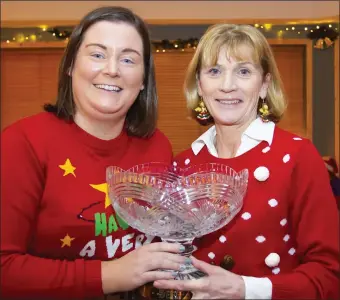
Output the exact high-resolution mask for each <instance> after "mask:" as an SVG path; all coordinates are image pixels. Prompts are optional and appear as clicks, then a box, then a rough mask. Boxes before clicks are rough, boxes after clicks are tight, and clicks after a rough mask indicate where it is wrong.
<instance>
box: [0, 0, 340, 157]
mask: <svg viewBox="0 0 340 300" xmlns="http://www.w3.org/2000/svg"><path fill="white" fill-rule="evenodd" d="M104 5H120V6H125V7H128V8H130V9H132V10H133V11H134V12H135V13H137V14H139V15H140V16H141V17H142V18H144V19H145V20H146V22H147V23H148V24H149V29H150V33H151V38H152V41H153V45H154V57H155V64H156V77H157V78H156V79H157V89H158V93H159V118H158V127H159V128H160V129H161V130H162V131H163V132H164V133H165V134H166V135H167V136H168V137H169V139H170V141H171V143H172V146H173V148H174V152H175V154H176V153H178V152H180V151H182V150H184V149H185V148H188V147H189V146H190V143H191V142H192V141H193V140H194V139H196V138H197V137H198V136H199V135H200V134H201V133H202V132H204V131H205V130H206V129H207V128H206V127H203V126H200V125H198V124H197V122H195V120H193V119H191V117H190V113H189V112H188V110H187V109H186V103H185V99H184V96H183V82H184V74H185V72H186V68H187V66H188V63H189V61H190V59H191V57H192V55H193V53H194V51H195V48H196V45H197V42H198V40H199V38H200V37H201V36H202V34H203V33H204V31H205V30H206V29H207V28H208V27H209V26H210V25H211V24H215V23H221V22H226V23H242V24H250V25H252V26H255V27H257V28H258V29H259V30H261V31H262V32H263V33H264V34H265V36H266V37H267V38H268V41H269V43H270V44H271V45H272V47H273V51H274V54H275V58H276V60H277V63H278V67H279V70H280V72H281V75H282V79H283V82H284V86H285V90H286V93H287V96H288V102H289V106H288V111H287V113H286V115H285V116H284V118H283V120H282V121H281V122H280V123H279V126H280V127H282V128H285V129H287V130H290V131H292V132H294V133H296V134H299V135H301V136H304V137H307V138H309V139H311V140H312V141H313V143H314V144H315V145H316V147H317V148H318V150H319V151H320V154H321V155H324V156H332V157H335V158H336V160H337V162H339V157H340V150H339V135H340V133H339V132H340V124H339V114H340V108H339V39H338V35H339V2H338V1H44V2H43V1H2V2H1V128H2V129H4V128H5V127H6V126H8V125H9V124H11V123H13V122H15V121H16V120H18V119H20V118H23V117H26V116H29V115H32V114H35V113H38V112H40V111H42V105H43V104H44V103H46V102H51V101H54V99H55V97H56V92H57V74H58V65H59V62H60V59H61V56H62V54H63V51H64V48H65V46H66V44H67V41H68V37H69V35H70V33H71V31H72V29H73V26H74V25H75V24H77V22H78V21H79V20H80V19H81V18H82V17H83V16H84V15H85V14H86V13H87V12H89V11H90V10H92V9H94V8H96V7H99V6H104Z"/></svg>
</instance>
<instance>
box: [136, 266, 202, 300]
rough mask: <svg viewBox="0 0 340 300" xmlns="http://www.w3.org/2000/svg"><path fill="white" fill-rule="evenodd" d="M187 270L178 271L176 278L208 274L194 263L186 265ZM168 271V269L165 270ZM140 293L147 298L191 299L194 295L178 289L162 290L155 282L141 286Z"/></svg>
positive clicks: (153, 299)
mask: <svg viewBox="0 0 340 300" xmlns="http://www.w3.org/2000/svg"><path fill="white" fill-rule="evenodd" d="M185 267H186V268H185V270H182V271H178V272H177V275H176V277H174V279H175V280H195V279H198V278H201V277H204V276H206V274H205V273H203V272H202V271H200V270H197V269H196V268H195V267H194V266H193V265H186V266H185ZM165 272H167V271H165ZM139 294H140V295H141V298H142V299H145V300H156V299H164V300H190V299H191V297H192V293H191V292H187V291H176V290H162V289H157V288H155V287H154V286H153V283H148V284H145V285H143V286H142V287H140V288H139Z"/></svg>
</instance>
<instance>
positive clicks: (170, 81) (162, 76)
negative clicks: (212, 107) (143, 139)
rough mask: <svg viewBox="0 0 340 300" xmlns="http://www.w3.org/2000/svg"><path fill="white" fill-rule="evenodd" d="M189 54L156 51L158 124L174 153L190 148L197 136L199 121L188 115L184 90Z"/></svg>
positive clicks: (190, 54) (190, 53) (190, 55)
mask: <svg viewBox="0 0 340 300" xmlns="http://www.w3.org/2000/svg"><path fill="white" fill-rule="evenodd" d="M192 54H193V53H192V52H188V53H167V54H165V53H159V54H158V53H157V54H155V65H156V81H157V89H158V95H159V118H158V127H159V129H160V130H162V131H163V132H164V133H165V134H166V135H167V136H168V137H169V139H170V141H171V144H172V146H173V150H174V153H178V152H179V151H182V150H184V149H186V148H188V147H190V145H191V143H192V142H193V141H194V140H195V139H196V138H197V137H198V136H199V135H200V128H199V127H200V126H199V124H198V123H197V122H196V121H195V120H193V119H191V118H189V113H188V110H187V108H186V102H185V98H184V93H183V82H184V77H185V72H186V68H187V67H188V63H189V61H190V59H191V57H192Z"/></svg>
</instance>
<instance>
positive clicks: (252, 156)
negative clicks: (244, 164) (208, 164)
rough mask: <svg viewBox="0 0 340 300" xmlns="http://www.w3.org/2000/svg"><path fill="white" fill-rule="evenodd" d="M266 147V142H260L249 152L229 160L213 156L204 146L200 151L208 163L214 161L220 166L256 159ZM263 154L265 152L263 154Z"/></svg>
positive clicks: (267, 145)
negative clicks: (207, 159)
mask: <svg viewBox="0 0 340 300" xmlns="http://www.w3.org/2000/svg"><path fill="white" fill-rule="evenodd" d="M266 147H269V144H268V142H266V141H261V142H260V143H259V144H258V145H256V146H255V147H254V148H252V149H250V150H249V151H247V152H245V153H243V154H241V155H239V156H236V157H230V158H221V157H216V156H213V155H212V154H211V153H210V152H209V151H208V148H207V146H206V145H205V146H204V148H203V149H202V150H201V151H204V155H205V156H206V157H208V158H209V160H210V161H216V162H219V163H222V164H234V163H235V164H237V163H238V162H239V161H247V160H248V161H249V160H252V159H254V160H255V159H257V158H258V157H259V153H262V152H263V151H262V150H263V149H265V148H266ZM263 153H265V152H263Z"/></svg>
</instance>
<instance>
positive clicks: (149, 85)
mask: <svg viewBox="0 0 340 300" xmlns="http://www.w3.org/2000/svg"><path fill="white" fill-rule="evenodd" d="M100 21H109V22H123V23H127V24H129V25H131V26H133V27H134V28H135V29H136V30H137V32H138V33H139V35H140V37H141V39H142V42H143V52H144V82H143V84H144V89H143V90H142V91H140V93H139V94H138V96H137V99H136V101H135V102H134V103H133V105H132V106H131V107H130V109H129V111H128V112H127V116H126V122H125V126H126V130H127V132H128V134H129V135H134V136H139V137H147V136H150V135H152V133H153V132H154V130H155V127H156V122H157V103H158V98H157V90H156V82H155V68H154V61H153V56H152V49H151V41H150V37H149V32H148V29H147V27H146V24H145V23H144V21H143V20H142V19H141V18H140V17H138V16H137V15H135V14H134V13H133V12H132V11H131V10H129V9H127V8H124V7H117V6H109V7H100V8H97V9H95V10H93V11H91V12H90V13H88V14H87V15H86V16H85V17H84V18H83V19H82V20H81V21H80V23H79V24H78V25H77V26H76V27H75V28H74V30H73V31H72V34H71V36H70V40H69V42H68V44H67V47H66V50H65V52H64V55H63V57H62V60H61V63H60V66H59V80H58V95H57V100H56V103H55V104H45V105H44V109H45V110H46V111H48V112H52V113H54V114H55V115H56V116H58V117H59V118H61V119H65V120H72V119H73V116H74V113H75V103H74V99H73V92H72V77H71V76H69V73H70V70H72V67H73V64H74V61H75V58H76V56H77V53H78V50H79V47H80V45H81V43H82V41H83V39H84V35H85V33H86V31H87V30H88V29H89V28H90V27H91V26H92V25H93V24H95V23H97V22H100ZM112 34H114V32H113V33H112Z"/></svg>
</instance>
